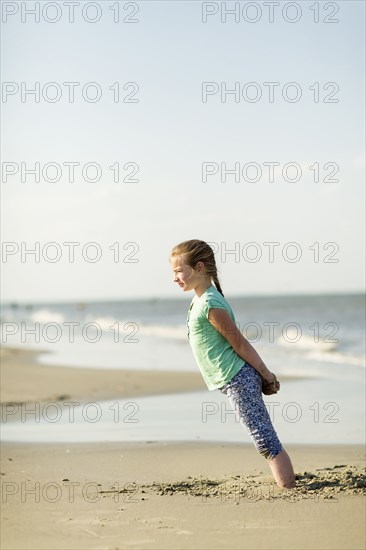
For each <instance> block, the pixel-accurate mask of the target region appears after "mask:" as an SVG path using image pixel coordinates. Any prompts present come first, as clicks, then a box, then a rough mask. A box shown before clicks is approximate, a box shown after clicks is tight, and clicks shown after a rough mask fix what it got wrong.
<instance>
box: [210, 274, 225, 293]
mask: <svg viewBox="0 0 366 550" xmlns="http://www.w3.org/2000/svg"><path fill="white" fill-rule="evenodd" d="M212 278H213V281H214V283H215V287H216V288H217V290H218V291H219V292H220V294H222V295H223V296H224V293H223V292H222V289H221V285H220V283H219V279H218V276H217V273H216V274H215V275H213V276H212Z"/></svg>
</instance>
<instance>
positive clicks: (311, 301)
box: [1, 294, 365, 443]
mask: <svg viewBox="0 0 366 550" xmlns="http://www.w3.org/2000/svg"><path fill="white" fill-rule="evenodd" d="M191 298H192V296H191V297H190V298H189V299H188V300H182V299H180V300H168V299H165V300H164V299H161V300H160V299H154V300H140V301H132V300H130V301H120V302H118V301H115V302H93V303H82V304H81V303H63V304H52V303H49V304H5V305H3V306H2V318H1V328H2V342H3V346H24V347H26V348H33V349H38V350H42V351H43V352H45V353H42V354H41V355H40V356H39V362H41V363H45V364H50V365H54V367H55V368H57V365H63V366H69V367H70V368H72V367H92V368H113V369H121V370H123V369H124V368H129V369H138V370H142V371H143V370H161V371H166V370H169V371H194V372H197V371H198V367H197V365H196V364H195V362H194V359H193V356H192V352H191V349H190V346H189V342H188V339H187V328H186V315H187V311H188V307H189V303H190V299H191ZM227 299H228V301H229V303H230V305H231V307H232V308H233V311H234V315H235V319H236V323H237V326H238V328H239V330H240V331H241V332H242V334H243V335H244V336H245V337H246V338H247V339H248V340H249V341H250V342H251V343H252V345H253V346H254V348H255V349H256V350H257V351H258V353H259V354H260V355H261V357H262V359H263V360H264V362H265V363H266V365H267V366H268V368H269V369H270V370H271V371H273V372H275V373H276V375H277V377H278V378H279V379H280V380H281V376H282V377H283V381H282V384H281V391H280V392H279V393H278V394H277V395H274V396H268V397H267V396H264V400H265V403H266V405H267V408H268V410H269V413H270V415H271V418H272V420H273V423H274V426H275V428H276V430H277V433H278V435H279V436H280V439H281V441H282V442H284V443H287V442H291V443H362V442H363V438H364V433H365V425H364V418H365V407H364V404H365V399H364V398H365V317H364V313H365V302H364V296H363V295H362V294H344V295H316V296H315V295H314V296H276V297H273V296H271V297H265V296H259V297H242V298H237V297H236V298H231V299H230V298H227ZM288 376H290V377H292V378H291V379H287V378H286V377H288ZM69 407H70V406H69ZM86 407H88V408H86ZM69 412H70V411H69ZM73 413H74V416H73V418H72V420H71V419H70V415H69V413H68V410H67V406H66V405H65V404H62V403H61V404H58V405H57V404H56V405H54V406H53V412H52V407H51V406H49V407H48V410H47V411H46V412H45V411H40V414H39V416H38V418H37V419H36V418H34V417H32V415H25V417H24V419H23V420H24V421H23V422H9V421H5V422H3V426H2V438H3V440H13V441H14V440H18V441H45V440H47V441H146V440H155V441H162V440H164V441H171V440H177V441H178V440H179V441H182V440H184V441H192V440H205V441H232V442H240V441H243V442H249V441H250V438H249V436H248V434H247V432H246V430H245V428H244V427H243V426H242V425H241V424H240V423H239V422H238V419H236V418H235V415H234V414H233V413H232V410H231V408H230V404H229V401H228V399H227V397H226V396H224V395H223V394H221V392H219V391H213V392H212V391H208V390H207V391H198V392H186V393H178V394H168V395H156V396H146V397H139V398H131V399H125V400H117V401H105V402H98V403H97V404H95V405H92V404H89V405H88V404H87V403H84V404H80V406H77V405H76V404H73ZM52 414H54V419H52ZM50 415H51V418H50ZM93 415H94V416H93ZM3 420H4V419H3ZM5 420H6V419H5Z"/></svg>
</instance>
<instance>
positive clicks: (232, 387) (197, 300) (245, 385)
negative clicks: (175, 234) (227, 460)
mask: <svg viewBox="0 0 366 550" xmlns="http://www.w3.org/2000/svg"><path fill="white" fill-rule="evenodd" d="M170 263H171V266H172V269H173V272H174V282H175V283H177V284H178V285H179V286H180V287H181V288H182V289H183V290H184V291H185V292H187V291H188V290H194V291H195V294H196V295H195V296H194V297H193V299H192V302H191V305H190V308H189V312H188V316H187V326H188V338H189V343H190V345H191V347H192V351H193V355H194V358H195V360H196V362H197V364H198V366H199V368H200V371H201V374H202V376H203V379H204V381H205V382H206V385H207V387H208V389H209V390H215V389H219V390H220V391H221V392H222V393H224V394H225V395H226V396H227V397H228V398H229V401H230V403H231V405H232V407H233V409H234V410H235V411H236V414H238V415H239V418H240V422H241V423H242V424H243V425H244V426H245V427H246V428H247V430H248V432H249V435H250V437H251V439H252V441H253V442H254V445H255V447H256V449H257V450H258V452H259V453H260V454H261V455H262V456H264V457H265V458H266V460H267V461H268V464H269V466H270V468H271V471H272V474H273V476H274V478H275V481H276V483H277V485H278V486H280V487H285V488H287V489H291V488H293V487H295V485H296V481H295V475H294V471H293V468H292V464H291V460H290V457H289V456H288V454H287V453H286V451H285V450H284V448H283V446H282V444H281V442H280V441H279V439H278V436H277V433H276V431H275V429H274V427H273V425H272V422H271V419H270V416H269V413H268V411H267V408H266V406H265V404H264V401H263V398H262V383H263V384H266V385H267V386H266V387H267V389H268V391H267V390H265V393H266V394H270V393H276V392H277V391H278V390H279V388H280V384H279V382H278V381H277V379H276V376H275V375H274V374H273V373H272V372H270V371H269V370H268V369H267V367H266V365H265V364H264V363H263V361H262V359H261V358H260V356H259V355H258V353H257V352H256V351H255V349H254V348H253V347H252V345H251V344H250V343H249V342H248V340H246V339H245V338H244V336H243V335H242V334H241V332H240V331H239V329H238V328H237V326H236V324H235V317H234V314H233V312H232V309H231V307H230V305H229V303H228V302H227V300H226V299H225V298H224V294H223V292H222V290H221V286H220V283H219V279H218V276H217V268H216V262H215V257H214V253H213V250H212V248H211V247H210V246H209V245H208V244H207V243H205V242H204V241H200V240H197V239H193V240H189V241H184V242H182V243H180V244H178V245H177V246H175V247H174V248H173V249H172V251H171V253H170ZM212 281H213V282H214V284H215V286H213V284H212Z"/></svg>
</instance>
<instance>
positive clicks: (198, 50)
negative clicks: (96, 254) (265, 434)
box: [1, 1, 365, 301]
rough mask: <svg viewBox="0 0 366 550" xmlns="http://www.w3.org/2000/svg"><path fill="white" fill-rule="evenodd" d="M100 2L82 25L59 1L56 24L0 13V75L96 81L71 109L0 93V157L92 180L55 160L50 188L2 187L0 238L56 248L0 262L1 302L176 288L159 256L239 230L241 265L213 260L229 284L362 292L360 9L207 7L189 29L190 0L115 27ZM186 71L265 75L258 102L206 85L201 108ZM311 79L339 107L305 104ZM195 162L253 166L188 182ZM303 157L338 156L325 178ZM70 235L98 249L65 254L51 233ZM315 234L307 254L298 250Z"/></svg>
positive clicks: (152, 5) (356, 5)
mask: <svg viewBox="0 0 366 550" xmlns="http://www.w3.org/2000/svg"><path fill="white" fill-rule="evenodd" d="M19 4H20V3H19ZM33 4H34V3H33V2H28V3H27V5H33ZM82 4H85V3H83V2H82ZM112 4H113V2H109V1H105V2H103V3H101V2H100V6H101V7H102V13H103V16H102V18H101V20H100V21H99V22H98V23H95V24H90V23H87V22H85V21H83V20H82V18H81V17H80V12H78V11H76V21H75V23H73V24H70V23H68V22H67V18H66V15H67V12H66V11H65V10H64V11H63V18H62V19H61V21H60V22H58V23H55V24H50V23H47V22H45V21H42V20H41V22H40V23H33V22H32V20H27V21H28V22H26V23H21V21H20V17H19V15H15V16H12V17H9V20H8V22H7V23H3V24H2V59H1V61H2V81H3V82H16V83H18V84H20V83H21V82H26V83H27V84H29V87H31V85H32V84H34V82H40V84H41V86H43V85H44V84H45V83H47V82H51V81H52V82H58V83H59V84H60V85H61V86H62V83H63V82H70V81H76V82H80V83H81V84H82V85H84V84H85V83H88V82H98V83H99V84H100V86H101V88H102V90H103V96H102V98H101V100H100V101H99V102H98V103H87V102H85V101H84V100H83V99H82V98H81V96H80V94H79V93H78V92H77V94H76V100H75V103H73V104H70V103H68V102H67V100H66V99H65V98H64V97H65V96H63V97H62V98H61V100H60V101H59V102H58V103H47V102H45V101H43V100H41V101H40V103H35V102H34V100H33V99H31V98H29V99H27V101H26V102H25V103H22V102H21V101H20V94H17V95H15V96H13V97H9V98H8V100H7V102H6V103H2V104H1V108H2V120H3V130H2V141H3V145H2V162H3V163H4V162H15V163H18V164H19V165H20V163H21V162H24V163H26V164H27V166H28V167H31V166H32V165H34V163H35V162H36V161H37V162H40V163H41V166H42V165H44V164H46V163H48V162H57V163H59V164H60V165H61V166H62V165H63V163H64V162H71V161H75V162H79V163H80V164H81V165H84V164H85V163H88V162H95V163H98V164H99V165H100V166H101V168H102V170H103V176H102V178H101V180H100V181H99V182H96V183H89V182H87V181H83V180H82V178H81V177H80V171H78V172H77V174H78V177H77V178H76V180H75V182H74V183H71V182H69V181H67V172H66V168H65V167H64V170H63V178H62V179H61V180H60V181H59V182H57V183H49V182H44V181H42V180H41V182H40V183H35V182H34V180H33V178H32V177H28V179H27V181H26V182H24V183H22V182H21V181H20V178H19V176H11V177H9V178H8V181H7V182H6V183H5V182H3V183H2V241H3V242H15V243H17V244H18V245H19V246H20V243H21V242H24V243H27V245H28V247H29V248H33V247H34V243H35V242H39V243H40V246H41V248H42V246H44V245H45V244H46V243H49V242H51V241H52V242H57V243H59V245H60V247H61V250H62V252H63V257H62V259H61V260H60V261H59V262H57V263H49V262H47V261H45V260H43V259H42V257H41V261H40V262H39V263H36V262H34V259H33V257H28V258H27V261H26V262H22V261H21V258H20V254H16V255H14V256H13V257H9V258H8V261H7V263H4V259H3V264H2V272H3V277H2V300H3V301H8V300H19V301H22V300H25V301H32V300H34V301H47V300H55V301H56V300H60V301H62V300H72V299H75V300H88V299H92V300H96V299H123V298H138V297H141V298H143V297H158V296H162V297H163V296H165V297H178V296H182V291H181V290H180V289H179V288H178V287H175V285H174V284H173V283H172V273H171V269H170V266H169V263H168V255H169V251H170V249H171V248H172V247H173V246H174V245H175V244H176V243H179V242H181V241H183V240H186V239H191V238H198V239H203V240H205V241H208V242H211V243H218V246H219V249H220V251H222V250H224V246H226V247H227V248H228V249H232V248H234V246H235V243H236V242H237V243H239V244H238V245H236V246H239V249H240V251H241V252H242V251H243V250H245V245H246V244H247V243H250V242H255V243H258V245H259V246H260V248H261V250H262V254H263V255H262V258H261V260H259V261H258V262H256V263H251V262H248V261H246V260H245V259H244V258H243V255H242V256H241V258H240V261H239V262H235V259H234V257H233V256H232V255H231V256H227V257H226V261H224V260H225V258H223V257H222V256H221V254H220V253H218V254H217V255H216V259H217V265H218V268H219V274H220V275H221V281H222V286H223V289H224V292H225V294H227V295H241V294H276V293H281V294H283V293H287V292H288V293H298V292H299V293H312V292H315V293H318V292H327V293H328V292H347V291H350V292H353V291H360V290H362V288H363V285H364V278H365V270H364V244H365V243H364V237H363V235H364V229H365V224H364V204H365V201H364V170H365V169H364V159H363V150H364V145H365V143H364V117H365V112H364V91H365V85H364V83H365V73H364V63H365V58H364V35H365V29H364V11H365V5H364V3H363V2H361V1H347V2H337V3H334V4H336V5H338V6H339V8H340V9H339V12H338V14H337V16H336V17H337V18H338V19H339V22H338V23H336V24H325V23H323V22H319V23H318V24H316V23H314V22H313V21H312V17H313V12H311V11H310V10H309V5H312V4H314V3H313V2H312V3H309V2H298V5H301V8H302V18H301V19H300V21H299V22H298V23H295V24H289V23H287V22H285V21H284V20H283V19H282V17H281V16H280V15H278V16H277V17H276V19H275V21H274V23H269V22H268V20H267V17H266V15H263V18H262V20H260V21H259V22H258V23H255V24H250V23H247V22H245V21H241V22H240V23H235V22H234V21H233V20H232V19H231V20H230V18H229V19H228V21H227V23H225V24H223V23H221V22H220V18H219V15H217V16H214V17H212V18H210V19H209V20H208V22H207V23H206V24H203V23H202V22H201V9H202V3H201V2H197V1H195V2H194V1H192V2H191V1H184V2H180V1H174V2H168V1H166V2H155V1H149V2H138V5H139V13H138V15H137V17H138V18H139V23H137V24H126V23H122V22H121V23H119V24H116V23H113V22H112V20H111V11H110V10H109V11H108V8H109V6H111V5H112ZM122 4H123V3H122ZM240 4H241V6H242V5H244V4H246V2H241V3H240ZM257 4H258V5H262V4H263V3H262V2H257ZM284 4H286V2H281V8H282V7H283V5H284ZM325 4H326V3H325V2H321V3H320V6H321V9H320V14H321V17H324V13H325V12H324V9H325V8H324V6H325ZM59 5H60V6H62V2H60V3H59ZM217 5H220V2H218V3H217ZM228 5H231V6H232V5H233V2H231V3H228ZM322 10H323V11H322ZM323 12H324V13H323ZM263 13H264V14H265V12H263ZM328 13H329V12H328ZM114 82H120V83H122V84H124V83H125V82H137V83H138V85H139V87H140V91H139V94H138V96H137V97H138V98H139V102H138V103H130V104H129V103H114V102H113V101H112V95H111V92H110V91H109V90H108V87H109V86H111V85H112V84H113V83H114ZM202 82H217V83H221V82H227V86H228V88H230V87H232V86H233V85H234V83H235V82H240V83H241V84H242V85H243V84H245V83H247V82H257V83H258V84H260V85H261V89H262V90H263V94H266V92H267V88H266V87H265V86H263V83H264V82H280V87H279V88H277V90H276V96H275V97H276V99H275V101H274V102H273V103H269V102H268V101H267V100H266V99H264V96H263V99H262V100H260V101H258V102H257V103H249V102H247V101H244V100H241V101H240V102H239V103H236V102H234V101H233V99H232V96H228V99H227V102H226V103H223V102H220V97H219V95H216V96H214V97H210V98H209V99H208V101H207V103H202V100H201V85H202ZM288 82H297V83H298V85H299V86H301V89H302V92H303V96H302V98H301V100H300V101H299V102H297V103H290V102H286V101H284V100H283V99H282V97H281V95H280V92H279V91H278V90H280V89H282V86H283V85H284V84H286V83H288ZM314 82H319V83H320V85H321V86H320V89H321V94H322V96H321V97H324V92H323V91H322V86H323V84H325V83H327V82H336V83H337V84H338V86H339V92H338V93H337V95H336V96H335V97H337V98H338V99H339V102H338V103H324V102H323V101H320V102H319V103H314V101H313V95H312V92H311V91H310V90H309V86H311V85H312V84H313V83H314ZM62 90H63V93H64V94H66V91H67V89H66V87H65V86H62ZM330 91H331V89H328V93H329V92H330ZM114 162H119V163H120V164H121V165H122V166H123V165H124V164H125V163H126V162H135V163H137V164H138V165H139V168H140V169H139V173H138V176H137V177H139V180H140V181H139V182H138V183H126V182H125V183H113V179H112V173H111V171H110V170H109V169H108V167H109V166H111V165H112V164H113V163H114ZM203 162H213V163H217V164H220V163H221V162H227V163H228V165H233V164H234V163H235V162H240V163H241V164H242V165H245V164H246V163H249V162H256V163H258V164H259V165H261V166H262V168H263V177H262V179H261V180H260V181H258V182H257V183H249V182H245V181H242V180H241V181H240V182H235V181H234V179H233V178H232V177H231V178H228V181H227V182H226V183H222V182H221V181H220V178H219V177H218V176H216V177H215V178H213V177H211V178H209V179H208V181H207V183H203V182H202V181H201V166H202V163H203ZM264 162H279V163H281V167H282V166H283V165H284V164H286V163H288V162H296V163H298V164H299V165H300V166H301V167H302V169H303V177H302V179H301V180H300V181H298V182H296V183H291V182H286V181H283V179H282V178H281V177H280V175H278V177H277V178H276V180H275V182H273V183H270V182H268V181H267V178H266V172H265V171H264V170H265V168H264V167H263V163H264ZM315 162H319V163H320V165H321V166H323V165H324V164H325V163H327V162H334V163H337V164H338V165H339V168H340V170H339V173H338V174H337V175H336V177H337V178H338V179H339V180H340V181H339V183H325V182H318V183H316V182H314V181H313V178H312V172H311V170H309V168H308V167H309V166H310V165H313V164H314V163H315ZM328 173H329V172H328ZM322 174H323V176H324V175H326V173H325V172H324V171H322ZM70 241H72V242H79V243H81V245H84V244H85V243H89V242H92V241H93V242H97V243H99V245H100V247H101V250H102V254H103V256H102V258H101V260H100V261H99V262H97V263H88V262H86V261H84V260H83V259H82V257H81V256H80V255H78V254H77V255H76V260H75V263H70V262H69V261H68V258H67V253H68V252H67V248H66V247H65V246H64V245H63V244H62V243H64V242H70ZM115 242H119V243H121V249H122V254H123V256H122V257H126V255H127V254H128V253H129V252H131V251H132V248H131V247H130V248H127V249H126V250H123V245H124V244H125V243H128V242H134V243H137V246H138V253H137V254H135V256H134V258H135V259H138V262H136V263H124V262H120V263H115V262H113V259H112V253H111V251H110V250H109V246H111V245H113V243H115ZM265 242H279V243H280V246H279V247H277V249H276V250H279V251H281V250H282V248H283V246H284V245H286V243H289V242H297V243H298V246H299V247H301V250H302V257H301V259H300V260H299V261H298V262H297V263H290V262H288V261H285V260H284V259H283V258H282V255H281V253H280V252H279V253H277V254H276V256H275V261H274V262H273V263H271V262H269V261H268V248H267V247H266V246H264V245H263V243H265ZM315 242H318V243H319V245H320V251H321V255H320V261H319V262H314V254H313V252H312V251H311V250H309V247H310V246H312V245H313V243H315ZM329 242H334V243H337V245H338V246H339V251H338V253H337V254H336V255H335V256H334V257H335V258H336V259H338V260H339V262H338V263H326V262H324V261H322V260H324V258H325V255H326V254H327V253H330V252H332V248H329V249H328V250H326V251H325V250H322V247H323V246H324V245H325V244H326V243H329ZM79 248H80V247H79Z"/></svg>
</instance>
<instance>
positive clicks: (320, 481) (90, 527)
mask: <svg viewBox="0 0 366 550" xmlns="http://www.w3.org/2000/svg"><path fill="white" fill-rule="evenodd" d="M1 359H2V360H1V387H2V392H1V398H2V405H3V407H6V404H7V403H30V402H32V401H37V400H38V401H47V400H55V399H59V400H62V399H65V398H66V397H65V396H67V399H79V400H81V399H84V400H85V401H87V400H90V399H91V398H93V399H105V398H114V397H116V398H118V397H128V396H137V395H148V394H154V393H155V394H159V393H164V392H182V391H193V390H195V389H197V390H202V389H203V387H204V385H203V382H202V380H201V377H200V375H199V374H198V373H197V374H196V373H164V374H163V373H161V372H146V371H144V375H143V376H141V373H140V372H137V371H127V372H126V371H116V370H97V369H81V368H79V369H72V368H69V367H54V366H47V365H37V352H33V351H27V350H17V349H15V348H13V349H8V348H3V349H2V357H1ZM30 371H31V375H30V374H29V373H30ZM286 450H287V451H288V452H289V453H290V456H291V458H292V461H293V464H294V469H295V473H296V477H297V487H296V489H294V490H281V489H279V488H278V487H277V486H276V485H275V484H274V482H273V479H272V476H271V474H270V470H269V467H268V465H267V463H266V462H265V460H264V459H263V458H262V457H261V456H260V455H258V453H257V451H256V450H255V449H254V447H253V446H251V445H245V444H241V443H239V442H238V444H237V445H234V444H219V443H203V442H192V443H164V442H156V441H146V442H138V443H132V442H131V443H123V444H121V443H108V442H105V443H83V444H80V443H62V444H61V443H59V444H50V443H43V444H25V443H21V442H19V443H10V442H3V444H2V456H1V480H2V510H1V523H2V533H1V547H2V548H3V549H4V550H5V549H43V548H44V549H53V548H55V549H56V548H57V549H65V548H70V549H84V548H92V549H110V550H112V549H113V550H117V549H129V548H131V549H133V548H136V549H140V548H147V549H149V548H152V549H155V548H156V549H158V548H166V549H179V548H181V549H186V548H187V549H189V548H198V549H207V548H215V549H216V548H217V549H222V548H225V549H230V548H235V549H241V548H243V549H244V548H245V549H246V548H248V549H249V548H250V549H253V548H258V549H267V548H268V549H280V548H281V549H287V548H288V549H290V548H291V549H308V548H309V549H310V548H314V549H315V548H316V549H323V548H329V549H331V548H332V549H358V548H364V545H365V538H364V537H365V470H364V465H365V462H364V458H365V457H364V450H365V449H364V447H363V446H362V445H328V446H326V445H324V446H320V445H307V446H303V445H286Z"/></svg>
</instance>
